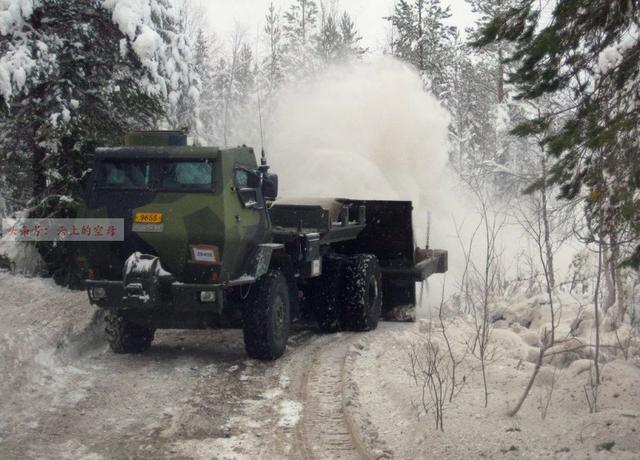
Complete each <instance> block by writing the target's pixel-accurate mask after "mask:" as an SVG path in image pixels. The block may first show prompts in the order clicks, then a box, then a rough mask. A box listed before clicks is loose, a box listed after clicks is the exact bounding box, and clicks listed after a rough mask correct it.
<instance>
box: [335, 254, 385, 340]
mask: <svg viewBox="0 0 640 460" xmlns="http://www.w3.org/2000/svg"><path fill="white" fill-rule="evenodd" d="M343 295H344V300H343V303H344V312H343V322H344V325H345V328H346V329H349V330H352V331H371V330H373V329H375V328H377V327H378V320H379V319H380V310H381V309H382V275H381V273H380V266H379V264H378V259H377V257H376V256H373V255H370V254H359V255H357V256H354V257H352V258H350V259H349V262H348V263H347V266H346V267H345V273H344V289H343Z"/></svg>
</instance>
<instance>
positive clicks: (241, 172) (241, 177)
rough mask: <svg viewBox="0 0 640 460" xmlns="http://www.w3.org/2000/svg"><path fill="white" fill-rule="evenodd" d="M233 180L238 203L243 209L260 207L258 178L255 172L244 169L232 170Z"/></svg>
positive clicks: (260, 198)
mask: <svg viewBox="0 0 640 460" xmlns="http://www.w3.org/2000/svg"><path fill="white" fill-rule="evenodd" d="M233 179H234V185H235V187H236V190H237V191H238V196H239V197H240V201H241V202H242V205H243V206H244V207H245V208H258V207H260V206H261V201H262V197H261V194H260V176H259V175H258V173H257V172H255V171H251V170H248V169H244V168H235V169H234V170H233Z"/></svg>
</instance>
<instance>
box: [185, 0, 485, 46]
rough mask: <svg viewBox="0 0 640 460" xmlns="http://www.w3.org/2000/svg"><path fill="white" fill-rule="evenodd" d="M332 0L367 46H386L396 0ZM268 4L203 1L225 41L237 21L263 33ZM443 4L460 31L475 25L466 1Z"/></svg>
mask: <svg viewBox="0 0 640 460" xmlns="http://www.w3.org/2000/svg"><path fill="white" fill-rule="evenodd" d="M195 1H196V2H197V1H199V0H195ZM273 1H274V4H275V5H276V8H279V9H281V10H283V9H285V8H286V7H287V6H288V5H289V4H290V3H291V2H290V1H289V0H273ZM333 2H335V3H337V5H338V9H342V10H347V11H348V12H349V14H351V16H352V17H353V18H354V19H355V21H356V24H357V26H358V30H359V31H360V33H361V34H362V37H363V42H364V45H365V46H366V47H368V48H370V49H371V50H373V51H379V50H381V49H383V47H384V44H385V41H386V36H387V34H388V30H389V27H388V23H387V22H386V21H384V20H383V19H382V18H383V17H385V16H389V15H390V13H391V11H392V9H393V4H394V0H329V1H328V2H327V3H329V4H331V3H333ZM269 3H271V0H202V4H203V5H204V6H205V8H206V9H207V10H208V14H209V23H210V24H211V27H212V28H213V30H214V32H215V33H216V35H218V37H220V38H221V39H222V40H223V41H224V40H226V39H227V38H228V37H229V36H230V34H231V31H232V30H233V29H234V27H235V24H236V23H237V24H238V25H239V26H240V27H241V28H242V29H243V30H244V31H245V34H247V36H248V38H249V37H255V34H256V31H258V30H259V31H260V32H261V33H262V28H263V25H264V15H265V12H266V11H267V8H268V6H269ZM442 3H443V4H445V5H447V4H449V5H450V6H451V13H452V18H451V22H452V24H454V25H457V26H458V27H459V28H460V29H461V30H464V28H465V27H467V26H470V25H472V24H473V14H472V13H471V10H470V8H469V6H468V5H467V3H466V2H465V1H464V0H442Z"/></svg>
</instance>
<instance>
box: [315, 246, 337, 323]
mask: <svg viewBox="0 0 640 460" xmlns="http://www.w3.org/2000/svg"><path fill="white" fill-rule="evenodd" d="M322 272H323V273H322V276H321V277H319V278H316V279H313V280H311V286H310V289H309V294H310V299H309V300H310V304H311V309H312V310H313V314H314V316H315V319H316V322H317V323H318V328H320V330H321V331H322V332H327V333H331V332H338V331H340V330H342V312H341V310H342V305H341V298H340V291H341V289H342V287H341V284H342V283H341V282H342V264H341V261H340V260H339V259H331V258H328V257H325V258H324V260H323V267H322Z"/></svg>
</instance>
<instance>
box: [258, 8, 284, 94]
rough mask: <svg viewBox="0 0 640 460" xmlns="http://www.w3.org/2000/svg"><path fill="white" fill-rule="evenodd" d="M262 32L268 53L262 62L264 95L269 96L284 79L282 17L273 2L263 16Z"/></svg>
mask: <svg viewBox="0 0 640 460" xmlns="http://www.w3.org/2000/svg"><path fill="white" fill-rule="evenodd" d="M265 21H266V24H265V26H264V33H265V35H266V38H267V45H268V50H269V54H268V55H267V57H265V58H264V60H263V62H262V67H263V72H262V74H263V79H264V80H265V85H264V86H265V89H266V90H267V94H266V96H267V97H269V96H270V95H271V94H272V93H273V92H274V91H275V90H276V89H277V88H279V87H280V85H281V84H282V82H283V81H284V78H285V75H284V51H285V50H284V43H283V31H282V24H281V22H282V18H281V16H280V13H279V12H278V11H276V9H275V6H274V5H273V2H271V4H270V5H269V9H268V10H267V14H266V16H265Z"/></svg>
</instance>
